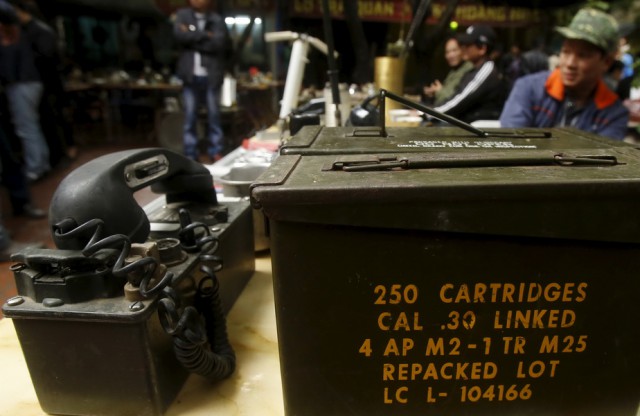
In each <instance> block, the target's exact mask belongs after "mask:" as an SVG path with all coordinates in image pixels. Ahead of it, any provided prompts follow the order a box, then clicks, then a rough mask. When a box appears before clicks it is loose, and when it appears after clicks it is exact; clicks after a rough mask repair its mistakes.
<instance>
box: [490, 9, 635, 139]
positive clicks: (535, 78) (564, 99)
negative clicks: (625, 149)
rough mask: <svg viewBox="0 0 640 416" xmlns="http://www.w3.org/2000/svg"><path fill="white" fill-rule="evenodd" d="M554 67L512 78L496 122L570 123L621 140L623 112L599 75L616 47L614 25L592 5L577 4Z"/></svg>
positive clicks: (510, 124)
mask: <svg viewBox="0 0 640 416" xmlns="http://www.w3.org/2000/svg"><path fill="white" fill-rule="evenodd" d="M556 30H557V31H558V32H559V33H560V34H561V35H562V36H563V37H564V41H563V44H562V49H561V50H560V57H559V66H558V68H557V69H555V70H554V71H551V72H549V71H544V72H539V73H537V74H532V75H528V76H525V77H522V78H520V79H518V80H517V81H516V83H515V84H514V86H513V89H512V90H511V94H510V95H509V98H508V99H507V102H506V104H505V106H504V110H503V111H502V115H501V116H500V123H501V125H502V127H554V126H572V127H576V128H578V129H581V130H585V131H589V132H592V133H597V134H599V135H602V136H606V137H609V138H612V139H617V140H622V139H623V138H624V136H625V134H626V131H627V121H628V117H629V113H628V111H627V109H626V108H625V107H624V106H623V105H622V102H621V101H620V99H619V98H618V96H617V95H616V94H615V93H614V92H612V91H611V90H610V89H609V88H608V87H607V85H606V84H605V82H604V80H603V77H604V75H605V73H606V72H607V70H608V69H609V67H610V66H611V64H612V63H613V60H614V57H615V53H616V49H617V47H618V25H617V23H616V21H615V20H614V18H613V17H611V16H610V15H608V14H606V13H604V12H602V11H599V10H595V9H582V10H580V11H579V12H578V13H577V14H576V16H575V17H574V18H573V20H572V21H571V23H570V25H569V26H568V27H559V28H557V29H556Z"/></svg>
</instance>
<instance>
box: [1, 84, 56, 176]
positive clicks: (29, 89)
mask: <svg viewBox="0 0 640 416" xmlns="http://www.w3.org/2000/svg"><path fill="white" fill-rule="evenodd" d="M42 89H43V87H42V83H40V82H18V83H15V84H9V85H7V86H6V87H5V92H6V94H7V101H8V103H9V110H10V112H11V119H12V121H13V125H14V128H15V133H16V136H18V138H19V139H20V142H21V143H22V152H23V155H24V156H23V157H24V173H25V176H26V177H27V178H28V179H30V180H35V179H38V178H39V177H41V176H42V175H44V174H45V173H46V172H48V171H49V170H51V165H50V164H49V146H48V145H47V141H46V140H45V138H44V135H43V134H42V129H41V127H40V110H39V106H40V100H41V98H42Z"/></svg>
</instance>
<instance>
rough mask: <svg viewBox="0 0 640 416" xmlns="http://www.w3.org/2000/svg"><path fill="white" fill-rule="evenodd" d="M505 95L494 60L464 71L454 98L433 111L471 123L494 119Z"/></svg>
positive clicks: (498, 114) (500, 109) (498, 112)
mask: <svg viewBox="0 0 640 416" xmlns="http://www.w3.org/2000/svg"><path fill="white" fill-rule="evenodd" d="M506 95H507V87H506V84H505V83H504V81H503V80H502V77H501V76H500V74H499V73H498V70H497V69H496V65H495V64H494V62H493V61H487V62H485V63H484V64H482V65H481V66H480V67H477V68H474V69H472V70H471V71H469V72H467V73H466V74H465V75H464V77H462V80H461V81H460V84H459V85H458V87H457V88H456V90H455V92H454V93H453V95H452V96H451V97H450V98H449V99H448V100H447V101H446V102H445V103H443V104H440V105H439V106H438V107H436V108H435V110H436V111H440V112H441V113H446V114H448V115H450V116H453V117H456V118H459V119H461V120H462V121H466V122H467V123H470V122H472V121H475V120H497V119H498V118H499V117H500V112H501V111H502V106H503V105H504V101H505V99H506Z"/></svg>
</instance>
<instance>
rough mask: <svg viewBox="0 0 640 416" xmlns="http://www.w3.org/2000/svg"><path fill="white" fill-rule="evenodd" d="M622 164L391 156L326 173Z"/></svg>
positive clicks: (547, 157) (531, 156) (559, 156)
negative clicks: (340, 171)
mask: <svg viewBox="0 0 640 416" xmlns="http://www.w3.org/2000/svg"><path fill="white" fill-rule="evenodd" d="M618 164H620V163H619V162H618V159H617V158H616V157H615V156H608V155H596V156H593V155H589V156H575V155H569V154H564V153H557V152H529V153H526V154H520V155H518V154H513V153H511V154H508V155H504V156H503V155H495V154H492V155H479V154H471V155H465V154H459V153H451V154H442V153H440V154H437V155H429V156H420V157H400V158H398V157H395V156H390V155H384V156H375V155H368V156H367V157H362V156H361V157H355V158H354V157H351V158H350V157H340V158H337V159H336V160H335V161H334V162H333V164H332V165H331V166H326V167H325V168H324V169H323V170H343V171H345V172H364V171H381V170H391V169H430V168H431V169H432V168H467V167H501V166H554V165H557V166H615V165H618Z"/></svg>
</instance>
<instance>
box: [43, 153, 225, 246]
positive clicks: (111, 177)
mask: <svg viewBox="0 0 640 416" xmlns="http://www.w3.org/2000/svg"><path fill="white" fill-rule="evenodd" d="M149 185H151V190H152V191H153V192H156V193H164V194H165V195H166V200H167V202H169V203H170V202H177V201H194V202H201V203H206V204H216V203H217V198H216V192H215V189H214V188H213V178H212V176H211V173H210V172H209V170H208V169H207V168H206V167H204V166H203V165H202V164H200V163H197V162H195V161H193V160H191V159H188V158H186V157H184V156H182V155H180V154H177V153H175V152H172V151H170V150H166V149H159V148H148V149H139V150H126V151H122V152H116V153H112V154H108V155H105V156H102V157H99V158H97V159H94V160H92V161H90V162H88V163H86V164H84V165H82V166H80V167H79V168H78V169H76V170H74V171H73V172H71V173H70V174H69V175H68V176H67V177H66V178H65V179H64V180H63V181H62V182H61V183H60V185H59V187H58V189H57V190H56V192H55V194H54V195H53V198H52V200H51V206H50V208H49V221H50V224H51V225H52V228H53V229H52V233H53V240H54V242H55V244H56V246H57V247H58V248H61V249H73V250H81V249H82V248H84V247H85V245H86V244H87V242H88V241H89V239H90V238H91V234H90V233H89V232H83V233H79V234H78V235H77V236H75V237H74V238H61V237H60V235H61V233H64V231H65V229H64V228H66V229H67V230H68V229H70V228H72V227H77V226H78V225H80V224H83V223H85V222H87V221H89V220H91V219H94V218H100V219H102V220H103V221H104V228H103V233H104V234H105V235H115V234H124V235H126V236H127V237H129V239H130V240H131V242H133V243H142V242H144V241H145V240H146V239H147V238H148V237H149V220H148V218H147V215H146V214H145V212H144V210H143V209H142V208H141V207H140V206H139V205H138V203H137V202H136V200H135V198H134V196H133V193H134V192H135V191H138V190H140V189H142V188H145V187H147V186H149ZM60 227H61V228H63V229H60Z"/></svg>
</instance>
